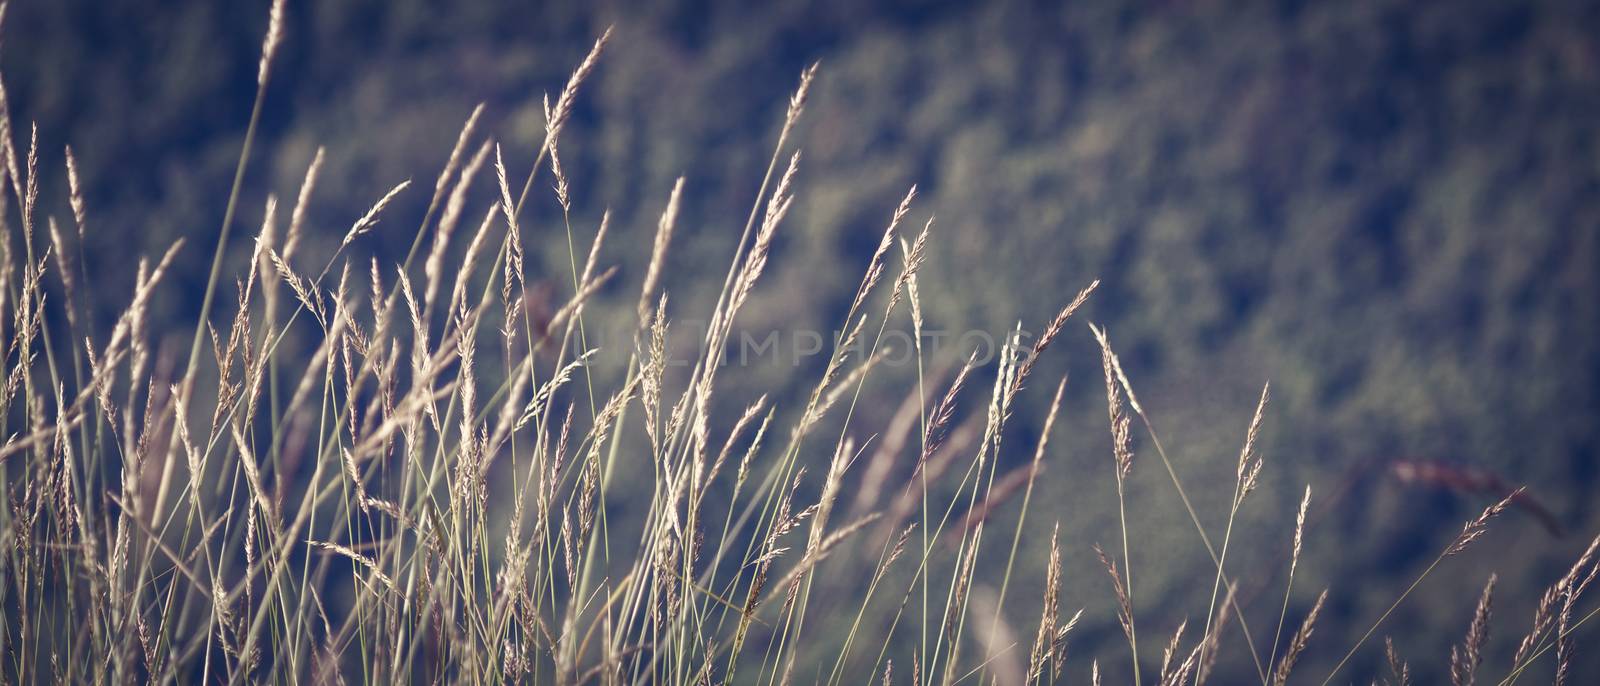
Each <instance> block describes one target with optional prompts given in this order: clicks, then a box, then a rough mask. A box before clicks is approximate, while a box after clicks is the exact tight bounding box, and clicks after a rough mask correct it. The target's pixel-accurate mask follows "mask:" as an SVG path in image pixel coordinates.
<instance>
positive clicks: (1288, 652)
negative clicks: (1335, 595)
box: [1272, 589, 1328, 686]
mask: <svg viewBox="0 0 1600 686" xmlns="http://www.w3.org/2000/svg"><path fill="white" fill-rule="evenodd" d="M1327 599H1328V591H1327V590H1326V589H1324V590H1323V591H1322V593H1320V594H1318V595H1317V602H1316V603H1315V604H1313V605H1312V606H1311V612H1309V613H1307V614H1306V618H1305V620H1304V621H1302V622H1301V623H1300V630H1299V631H1296V632H1294V638H1291V639H1289V647H1288V648H1287V649H1285V650H1284V651H1283V659H1282V660H1279V661H1278V664H1277V666H1276V667H1275V668H1274V669H1273V671H1272V683H1273V685H1274V686H1282V685H1283V684H1285V683H1288V681H1289V673H1290V672H1291V671H1293V670H1294V664H1295V662H1297V661H1299V660H1300V654H1301V653H1303V652H1305V649H1306V646H1307V645H1309V644H1310V643H1311V631H1312V629H1314V628H1315V627H1316V624H1317V615H1318V614H1320V613H1321V612H1322V604H1323V602H1324V601H1326V600H1327Z"/></svg>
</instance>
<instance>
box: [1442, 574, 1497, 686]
mask: <svg viewBox="0 0 1600 686" xmlns="http://www.w3.org/2000/svg"><path fill="white" fill-rule="evenodd" d="M1495 579H1496V577H1495V575H1493V574H1490V575H1489V582H1488V583H1486V584H1484V586H1483V595H1482V596H1481V597H1479V598H1478V607H1477V609H1476V610H1474V611H1473V613H1472V624H1471V625H1469V626H1468V627H1467V638H1466V640H1465V641H1464V642H1463V643H1462V644H1461V645H1459V646H1451V647H1450V683H1451V684H1453V686H1472V684H1473V683H1475V681H1476V678H1477V674H1478V666H1479V665H1481V664H1483V646H1484V644H1486V643H1488V640H1489V617H1490V614H1491V611H1492V610H1491V605H1490V603H1491V602H1492V601H1493V599H1494V582H1495Z"/></svg>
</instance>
